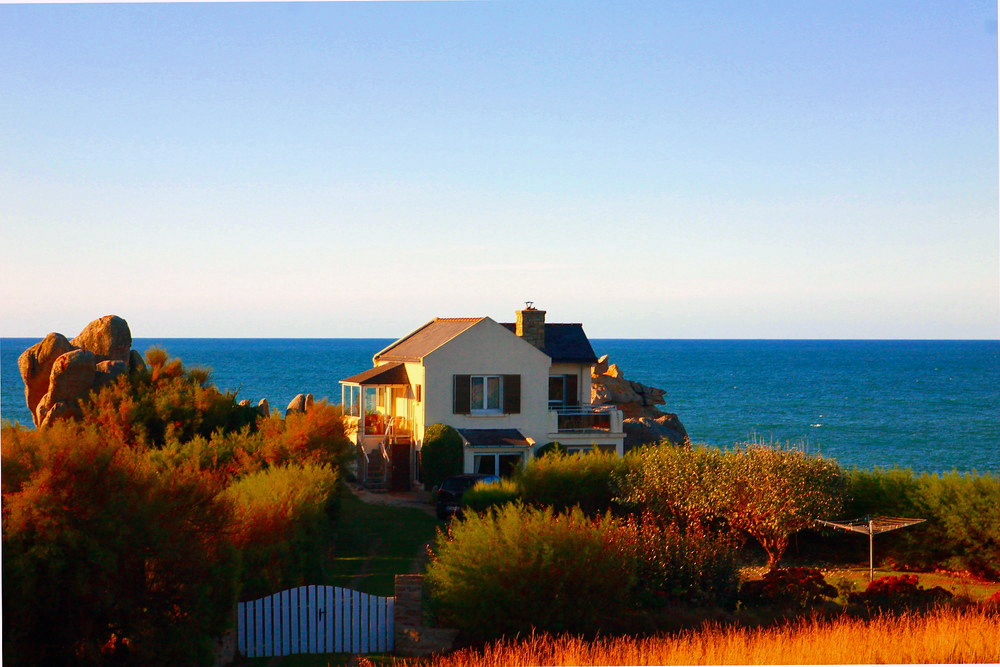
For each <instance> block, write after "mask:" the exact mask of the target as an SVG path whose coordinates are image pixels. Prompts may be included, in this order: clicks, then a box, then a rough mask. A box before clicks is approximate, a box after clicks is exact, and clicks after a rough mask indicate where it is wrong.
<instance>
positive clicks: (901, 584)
mask: <svg viewBox="0 0 1000 667" xmlns="http://www.w3.org/2000/svg"><path fill="white" fill-rule="evenodd" d="M951 597H952V595H951V593H950V592H949V591H947V590H945V589H944V588H941V587H940V586H935V587H934V588H929V589H925V588H924V587H923V586H920V585H919V583H918V580H917V577H916V575H912V574H903V575H899V576H890V577H879V578H878V579H876V580H875V581H872V582H871V583H869V584H868V587H867V588H866V589H865V590H864V592H863V593H851V594H850V595H848V597H847V601H848V602H849V603H855V604H863V605H865V606H866V607H869V608H872V607H874V608H876V609H878V610H881V611H906V610H910V609H914V608H919V607H926V606H929V605H932V604H936V603H939V602H943V601H944V600H948V599H950V598H951Z"/></svg>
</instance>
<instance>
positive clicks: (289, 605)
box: [236, 586, 395, 658]
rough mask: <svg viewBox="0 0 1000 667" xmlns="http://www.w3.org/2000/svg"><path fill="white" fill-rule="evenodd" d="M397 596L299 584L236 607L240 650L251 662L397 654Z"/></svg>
mask: <svg viewBox="0 0 1000 667" xmlns="http://www.w3.org/2000/svg"><path fill="white" fill-rule="evenodd" d="M394 602H395V598H384V597H378V596H375V595H369V594H367V593H362V592H360V591H355V590H351V589H349V588H338V587H334V586H300V587H298V588H291V589H289V590H287V591H281V592H280V593H275V594H273V595H268V596H267V597H263V598H260V599H257V600H250V601H248V602H240V603H239V605H238V607H237V626H236V632H237V635H236V636H237V646H238V647H239V651H240V653H241V654H243V655H244V656H246V657H248V658H259V657H270V656H281V655H292V654H295V653H386V652H389V651H392V650H393V645H394V642H393V630H394V626H393V617H392V614H393V608H394Z"/></svg>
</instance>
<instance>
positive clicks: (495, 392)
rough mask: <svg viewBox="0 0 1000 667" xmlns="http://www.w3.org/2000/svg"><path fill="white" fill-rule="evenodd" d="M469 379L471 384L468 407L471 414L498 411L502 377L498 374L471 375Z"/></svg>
mask: <svg viewBox="0 0 1000 667" xmlns="http://www.w3.org/2000/svg"><path fill="white" fill-rule="evenodd" d="M470 381H471V382H472V385H471V400H470V404H469V407H470V409H471V410H472V414H477V413H485V412H495V413H499V412H500V396H501V393H502V391H503V378H502V377H500V376H499V375H473V376H472V377H471V379H470Z"/></svg>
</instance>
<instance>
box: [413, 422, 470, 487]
mask: <svg viewBox="0 0 1000 667" xmlns="http://www.w3.org/2000/svg"><path fill="white" fill-rule="evenodd" d="M464 456H465V452H464V450H463V447H462V436H461V435H459V433H458V431H456V430H455V429H454V428H452V427H451V426H448V425H447V424H432V425H430V426H428V427H427V428H426V430H424V441H423V445H422V446H421V448H420V471H421V472H420V474H421V475H422V476H423V479H424V488H425V489H427V490H428V491H430V490H431V489H433V488H434V487H435V486H438V485H439V484H441V482H443V481H444V480H445V479H447V478H448V477H452V476H453V475H461V474H462V467H463V465H464Z"/></svg>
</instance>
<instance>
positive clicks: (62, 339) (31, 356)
mask: <svg viewBox="0 0 1000 667" xmlns="http://www.w3.org/2000/svg"><path fill="white" fill-rule="evenodd" d="M73 349H74V348H73V344H72V343H70V342H69V340H67V339H66V336H63V335H62V334H59V333H50V334H49V335H48V336H46V337H45V338H44V339H42V340H41V341H39V342H38V343H35V344H34V345H32V346H31V347H29V348H28V349H27V350H25V351H24V352H22V353H21V356H20V357H18V358H17V367H18V370H20V371H21V379H22V380H23V381H24V399H25V401H27V403H28V410H30V411H31V414H32V415H33V414H35V408H36V407H37V406H38V402H39V401H40V400H42V396H45V394H47V393H48V391H49V376H50V375H51V374H52V365H53V364H54V363H55V361H56V359H58V358H59V357H61V356H62V355H64V354H66V353H67V352H70V351H71V350H73ZM35 425H36V426H37V425H38V422H37V421H36V422H35Z"/></svg>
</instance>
